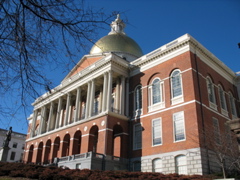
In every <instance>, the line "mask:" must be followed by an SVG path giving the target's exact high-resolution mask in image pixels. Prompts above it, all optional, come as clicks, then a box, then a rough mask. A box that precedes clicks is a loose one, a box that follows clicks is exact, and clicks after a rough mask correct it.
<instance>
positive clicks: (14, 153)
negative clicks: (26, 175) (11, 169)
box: [10, 152, 16, 161]
mask: <svg viewBox="0 0 240 180" xmlns="http://www.w3.org/2000/svg"><path fill="white" fill-rule="evenodd" d="M15 155H16V152H11V156H10V160H12V161H13V160H14V159H15Z"/></svg>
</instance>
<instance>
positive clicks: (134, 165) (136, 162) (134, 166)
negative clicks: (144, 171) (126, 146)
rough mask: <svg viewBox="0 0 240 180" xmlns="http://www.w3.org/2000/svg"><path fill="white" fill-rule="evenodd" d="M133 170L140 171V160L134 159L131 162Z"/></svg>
mask: <svg viewBox="0 0 240 180" xmlns="http://www.w3.org/2000/svg"><path fill="white" fill-rule="evenodd" d="M133 171H134V172H136V171H141V162H140V161H135V162H133Z"/></svg>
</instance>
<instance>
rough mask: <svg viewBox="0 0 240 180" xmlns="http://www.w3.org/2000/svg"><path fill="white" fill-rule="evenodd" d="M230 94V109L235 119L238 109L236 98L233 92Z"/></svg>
mask: <svg viewBox="0 0 240 180" xmlns="http://www.w3.org/2000/svg"><path fill="white" fill-rule="evenodd" d="M228 94H229V103H230V110H231V114H232V119H235V118H237V110H236V103H235V99H234V97H233V95H232V93H231V92H229V93H228Z"/></svg>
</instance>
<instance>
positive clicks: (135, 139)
mask: <svg viewBox="0 0 240 180" xmlns="http://www.w3.org/2000/svg"><path fill="white" fill-rule="evenodd" d="M137 128H139V129H137ZM137 130H138V132H137ZM137 133H139V134H137ZM136 134H137V136H136ZM138 138H139V139H138ZM138 149H142V124H141V123H138V124H134V126H133V150H138Z"/></svg>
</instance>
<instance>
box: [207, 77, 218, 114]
mask: <svg viewBox="0 0 240 180" xmlns="http://www.w3.org/2000/svg"><path fill="white" fill-rule="evenodd" d="M206 82H207V93H208V101H209V106H210V107H211V108H212V109H214V110H216V111H217V104H216V95H215V88H214V84H213V81H212V79H211V78H210V77H207V78H206ZM210 96H212V98H211V97H210ZM211 99H212V100H211Z"/></svg>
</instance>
